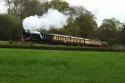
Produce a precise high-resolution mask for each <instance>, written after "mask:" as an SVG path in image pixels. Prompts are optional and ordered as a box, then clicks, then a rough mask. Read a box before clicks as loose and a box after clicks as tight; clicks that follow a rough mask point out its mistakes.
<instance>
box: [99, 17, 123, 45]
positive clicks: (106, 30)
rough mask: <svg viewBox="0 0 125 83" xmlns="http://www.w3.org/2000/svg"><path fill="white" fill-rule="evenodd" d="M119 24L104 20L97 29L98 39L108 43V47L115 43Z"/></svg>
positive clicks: (112, 20) (113, 20) (114, 21)
mask: <svg viewBox="0 0 125 83" xmlns="http://www.w3.org/2000/svg"><path fill="white" fill-rule="evenodd" d="M120 28H121V24H120V22H119V21H118V20H116V19H114V18H111V19H104V21H103V23H102V25H101V26H100V28H99V39H100V40H102V41H106V42H108V43H109V44H110V45H112V44H114V43H116V37H117V32H118V31H119V30H120Z"/></svg>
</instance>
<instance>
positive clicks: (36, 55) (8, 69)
mask: <svg viewBox="0 0 125 83" xmlns="http://www.w3.org/2000/svg"><path fill="white" fill-rule="evenodd" d="M124 63H125V53H124V52H90V51H88V52H84V51H77V52H73V51H51V50H48V51H46V50H28V49H0V83H125V80H124V77H125V64H124Z"/></svg>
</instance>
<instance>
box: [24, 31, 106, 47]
mask: <svg viewBox="0 0 125 83" xmlns="http://www.w3.org/2000/svg"><path fill="white" fill-rule="evenodd" d="M22 40H23V41H24V42H27V41H32V42H36V43H49V44H59V45H75V46H89V47H108V43H107V42H102V41H99V40H92V39H87V38H80V37H74V36H67V35H60V34H50V33H44V32H37V31H34V32H30V31H26V32H24V33H23V37H22Z"/></svg>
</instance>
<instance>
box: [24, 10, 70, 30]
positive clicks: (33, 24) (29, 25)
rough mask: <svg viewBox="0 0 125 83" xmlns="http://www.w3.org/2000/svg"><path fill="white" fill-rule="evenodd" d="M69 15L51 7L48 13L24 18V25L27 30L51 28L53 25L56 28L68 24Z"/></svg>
mask: <svg viewBox="0 0 125 83" xmlns="http://www.w3.org/2000/svg"><path fill="white" fill-rule="evenodd" d="M68 17H69V16H67V15H65V14H63V13H61V12H59V11H58V10H55V9H52V8H51V9H49V10H48V12H47V13H45V14H43V16H37V15H35V16H30V17H26V18H25V19H24V20H23V27H24V29H25V30H27V29H28V30H30V31H34V30H38V29H46V30H49V29H50V28H51V27H54V28H62V27H63V26H64V25H66V24H67V20H68Z"/></svg>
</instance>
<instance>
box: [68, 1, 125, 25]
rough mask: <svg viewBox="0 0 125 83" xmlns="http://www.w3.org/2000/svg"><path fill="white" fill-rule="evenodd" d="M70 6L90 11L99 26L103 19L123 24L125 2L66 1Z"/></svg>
mask: <svg viewBox="0 0 125 83" xmlns="http://www.w3.org/2000/svg"><path fill="white" fill-rule="evenodd" d="M67 1H68V2H69V3H70V4H71V5H76V6H79V5H81V6H84V7H85V8H87V9H88V10H90V11H92V12H93V14H94V15H96V17H97V22H98V23H99V24H100V23H101V22H102V20H103V19H105V18H112V17H114V18H116V19H118V20H120V21H121V22H125V0H67Z"/></svg>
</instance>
